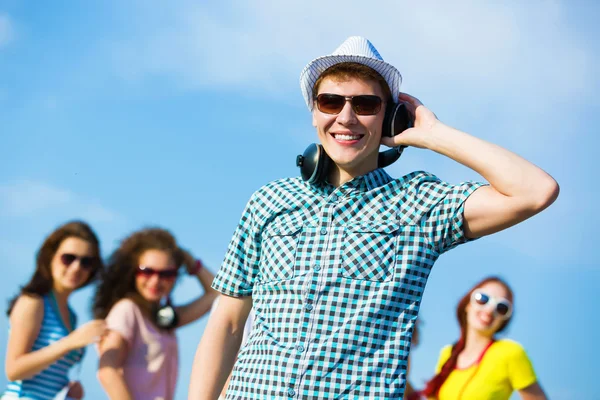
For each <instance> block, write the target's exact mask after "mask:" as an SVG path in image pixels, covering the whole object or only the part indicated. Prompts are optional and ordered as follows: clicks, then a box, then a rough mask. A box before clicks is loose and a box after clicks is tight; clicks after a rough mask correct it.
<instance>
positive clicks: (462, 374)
mask: <svg viewBox="0 0 600 400" xmlns="http://www.w3.org/2000/svg"><path fill="white" fill-rule="evenodd" d="M513 297H514V296H513V292H512V290H511V289H510V287H509V286H508V284H506V283H505V282H504V281H502V280H501V279H500V278H497V277H488V278H486V279H484V280H482V281H481V282H479V283H478V284H477V285H475V286H474V287H473V288H472V289H471V290H470V291H469V292H468V293H467V294H466V295H465V296H464V297H463V298H462V299H461V300H460V302H459V303H458V307H457V309H456V316H457V318H458V323H459V325H460V337H459V339H458V341H457V342H456V343H455V344H454V345H451V346H450V345H449V346H446V347H444V348H443V349H442V351H441V353H440V358H439V360H438V365H437V369H436V375H435V376H434V377H433V379H431V380H430V381H429V382H428V383H427V385H426V386H425V389H423V391H422V392H421V394H422V395H423V396H425V397H427V398H428V399H437V400H508V399H509V398H510V396H511V394H512V393H513V392H514V391H515V390H516V391H518V392H519V395H520V396H521V399H523V400H546V399H547V398H546V395H545V394H544V391H543V390H542V388H541V386H540V384H539V383H538V380H537V377H536V375H535V372H534V370H533V366H532V364H531V361H530V360H529V357H528V356H527V353H526V352H525V350H524V349H523V347H522V346H521V345H520V344H518V343H517V342H514V341H512V340H508V339H501V340H496V339H495V335H496V334H497V333H499V332H501V331H503V330H504V329H505V328H506V327H507V326H508V324H509V322H510V319H511V316H512V313H513Z"/></svg>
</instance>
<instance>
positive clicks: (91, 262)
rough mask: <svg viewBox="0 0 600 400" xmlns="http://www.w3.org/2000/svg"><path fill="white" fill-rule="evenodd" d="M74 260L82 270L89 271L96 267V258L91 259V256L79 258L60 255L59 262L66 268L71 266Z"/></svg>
mask: <svg viewBox="0 0 600 400" xmlns="http://www.w3.org/2000/svg"><path fill="white" fill-rule="evenodd" d="M75 260H79V265H81V267H82V268H86V269H91V268H94V267H95V266H96V260H97V257H91V256H83V257H81V256H78V255H76V254H71V253H64V254H61V256H60V261H61V262H62V264H63V265H64V266H65V267H68V266H70V265H71V264H73V262H74V261H75Z"/></svg>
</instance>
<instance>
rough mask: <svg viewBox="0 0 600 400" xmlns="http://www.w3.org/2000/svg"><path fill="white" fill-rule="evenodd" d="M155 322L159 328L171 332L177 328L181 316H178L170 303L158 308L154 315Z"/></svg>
mask: <svg viewBox="0 0 600 400" xmlns="http://www.w3.org/2000/svg"><path fill="white" fill-rule="evenodd" d="M154 321H155V322H156V325H157V326H158V327H159V328H161V329H167V330H171V329H173V328H175V327H176V326H177V323H178V322H179V316H178V315H177V312H176V311H175V308H173V306H171V303H170V302H168V303H167V304H166V305H164V306H162V307H157V309H156V311H155V313H154Z"/></svg>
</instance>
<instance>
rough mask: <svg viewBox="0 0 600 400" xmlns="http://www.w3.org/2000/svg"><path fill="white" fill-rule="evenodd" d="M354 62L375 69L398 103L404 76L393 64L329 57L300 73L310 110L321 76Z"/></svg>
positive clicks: (359, 57) (357, 58) (317, 61)
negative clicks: (341, 65) (330, 70)
mask: <svg viewBox="0 0 600 400" xmlns="http://www.w3.org/2000/svg"><path fill="white" fill-rule="evenodd" d="M347 62H353V63H358V64H362V65H365V66H367V67H369V68H372V69H374V70H375V71H377V72H378V73H379V75H381V76H382V77H383V79H385V81H386V82H387V84H388V86H389V88H390V92H391V93H392V98H393V101H394V103H397V102H398V95H399V94H400V86H401V85H402V75H401V74H400V72H399V71H398V70H397V69H396V67H394V66H393V65H391V64H388V63H386V62H385V61H382V60H378V59H376V58H371V57H364V56H357V55H329V56H323V57H319V58H316V59H314V60H312V61H311V62H310V63H308V64H307V65H306V67H304V69H303V70H302V72H301V73H300V88H301V90H302V95H303V96H304V101H305V102H306V105H307V106H308V109H309V110H311V111H312V109H313V100H314V95H313V87H314V86H315V83H316V82H317V80H318V79H319V76H321V74H322V73H323V72H325V70H326V69H328V68H330V67H332V66H334V65H336V64H341V63H347Z"/></svg>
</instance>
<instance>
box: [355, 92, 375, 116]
mask: <svg viewBox="0 0 600 400" xmlns="http://www.w3.org/2000/svg"><path fill="white" fill-rule="evenodd" d="M352 108H353V109H354V112H355V113H356V114H358V115H375V114H377V113H378V112H379V110H380V109H381V99H380V98H379V97H378V96H371V95H360V96H354V98H352Z"/></svg>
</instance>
